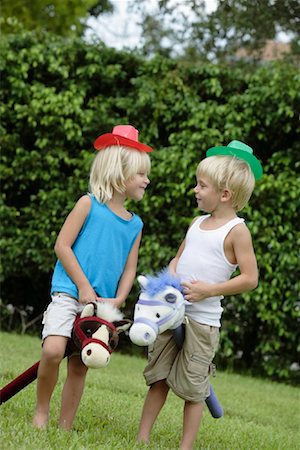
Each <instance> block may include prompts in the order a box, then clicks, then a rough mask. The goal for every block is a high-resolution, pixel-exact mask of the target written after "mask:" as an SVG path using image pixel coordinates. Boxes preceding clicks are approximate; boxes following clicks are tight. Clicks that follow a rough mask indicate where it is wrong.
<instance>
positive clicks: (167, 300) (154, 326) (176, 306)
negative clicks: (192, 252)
mask: <svg viewBox="0 0 300 450" xmlns="http://www.w3.org/2000/svg"><path fill="white" fill-rule="evenodd" d="M138 282H139V283H140V285H141V287H142V292H141V294H140V297H139V299H138V301H137V303H136V305H135V310H134V322H133V324H132V326H131V329H130V331H129V337H130V339H131V341H132V342H133V343H134V344H136V345H141V346H145V345H150V344H153V342H154V341H155V339H156V338H157V336H158V335H159V334H160V333H163V332H164V331H166V330H169V329H170V330H178V329H179V330H182V326H181V324H182V322H183V319H184V313H185V307H184V302H185V300H184V298H183V295H182V290H181V285H180V281H179V279H178V278H176V277H174V276H172V275H171V274H170V273H169V272H168V271H167V270H163V271H162V272H160V273H159V275H158V276H156V277H150V276H147V277H145V276H143V275H140V276H139V277H138Z"/></svg>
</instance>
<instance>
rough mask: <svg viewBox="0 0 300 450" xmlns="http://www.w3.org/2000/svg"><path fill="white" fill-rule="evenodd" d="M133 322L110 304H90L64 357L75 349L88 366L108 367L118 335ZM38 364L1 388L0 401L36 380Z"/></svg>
mask: <svg viewBox="0 0 300 450" xmlns="http://www.w3.org/2000/svg"><path fill="white" fill-rule="evenodd" d="M131 323H132V321H131V320H128V319H123V315H122V313H121V312H120V311H119V310H118V309H116V308H115V307H114V306H112V305H110V304H108V303H104V302H97V303H88V304H87V305H86V306H85V307H84V309H83V311H82V313H81V315H80V316H78V317H77V318H76V320H75V323H74V326H73V331H72V339H70V341H69V342H68V345H67V348H66V353H65V357H66V356H70V355H71V354H72V353H73V352H74V351H77V352H78V351H80V356H81V360H82V362H83V363H84V364H85V365H86V366H87V367H88V368H93V369H96V368H100V367H105V366H106V365H107V364H108V363H109V361H110V355H111V353H112V352H113V350H115V348H116V347H117V345H118V341H119V334H120V333H121V332H122V331H126V330H128V328H129V327H130V326H131ZM39 363H40V361H38V362H36V363H35V364H34V365H33V366H31V367H30V368H29V369H27V370H26V371H25V372H23V373H22V374H21V375H19V376H18V377H17V378H15V379H14V380H13V381H11V382H10V383H9V384H7V385H6V386H4V387H3V388H2V389H1V391H0V404H1V403H4V402H6V401H7V400H9V399H10V398H11V397H13V396H14V395H15V394H16V393H17V392H19V391H20V390H22V389H23V388H24V387H26V386H27V385H28V384H30V383H31V382H32V381H34V380H35V379H36V377H37V371H38V367H39Z"/></svg>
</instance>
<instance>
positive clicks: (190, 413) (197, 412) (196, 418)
mask: <svg viewBox="0 0 300 450" xmlns="http://www.w3.org/2000/svg"><path fill="white" fill-rule="evenodd" d="M202 413H203V403H191V402H185V404H184V412H183V434H182V439H181V442H180V447H179V448H180V449H181V450H192V448H193V443H194V441H195V439H196V437H197V433H198V430H199V426H200V423H201V419H202Z"/></svg>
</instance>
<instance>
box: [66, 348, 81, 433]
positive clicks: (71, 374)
mask: <svg viewBox="0 0 300 450" xmlns="http://www.w3.org/2000/svg"><path fill="white" fill-rule="evenodd" d="M86 373H87V367H86V366H85V365H84V364H83V363H82V361H81V359H80V357H79V356H77V355H76V356H75V355H74V356H71V357H70V358H69V360H68V375H67V379H66V382H65V385H64V388H63V392H62V401H61V412H60V418H59V425H60V426H61V427H62V428H64V429H65V430H70V429H71V428H72V424H73V420H74V417H75V414H76V411H77V408H78V406H79V403H80V399H81V396H82V393H83V389H84V382H85V376H86Z"/></svg>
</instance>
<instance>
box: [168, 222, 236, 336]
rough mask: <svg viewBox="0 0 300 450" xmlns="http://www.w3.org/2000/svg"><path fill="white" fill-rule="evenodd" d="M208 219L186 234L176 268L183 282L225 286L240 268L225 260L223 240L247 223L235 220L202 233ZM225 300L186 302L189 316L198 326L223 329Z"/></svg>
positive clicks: (214, 298) (213, 299)
mask: <svg viewBox="0 0 300 450" xmlns="http://www.w3.org/2000/svg"><path fill="white" fill-rule="evenodd" d="M208 217H209V215H205V216H200V217H198V218H197V219H196V220H195V222H194V223H193V224H192V226H191V227H190V228H189V230H188V232H187V235H186V239H185V248H184V251H183V253H182V255H181V256H180V258H179V260H178V264H177V268H176V272H177V274H178V275H179V276H180V279H181V281H192V280H200V281H204V282H205V283H212V284H215V283H222V282H224V281H227V280H229V279H230V277H231V275H232V274H233V272H234V271H235V270H236V268H237V265H235V264H231V263H230V262H229V261H228V259H227V258H226V256H225V253H224V240H225V238H226V236H227V234H228V233H229V231H230V230H231V229H232V228H233V227H234V226H236V225H237V224H240V223H244V219H241V218H239V217H236V218H234V219H232V220H230V221H229V222H227V223H226V224H225V225H223V226H222V227H220V228H217V229H215V230H203V229H202V228H201V223H202V222H203V220H205V219H206V218H208ZM223 298H224V297H223V296H217V297H209V298H207V299H205V300H201V301H199V302H195V303H190V302H186V315H187V316H188V317H191V318H192V319H194V320H195V321H196V322H199V323H203V324H206V325H211V326H214V327H220V326H221V323H220V318H221V315H222V311H223V308H222V306H221V300H222V299H223Z"/></svg>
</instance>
